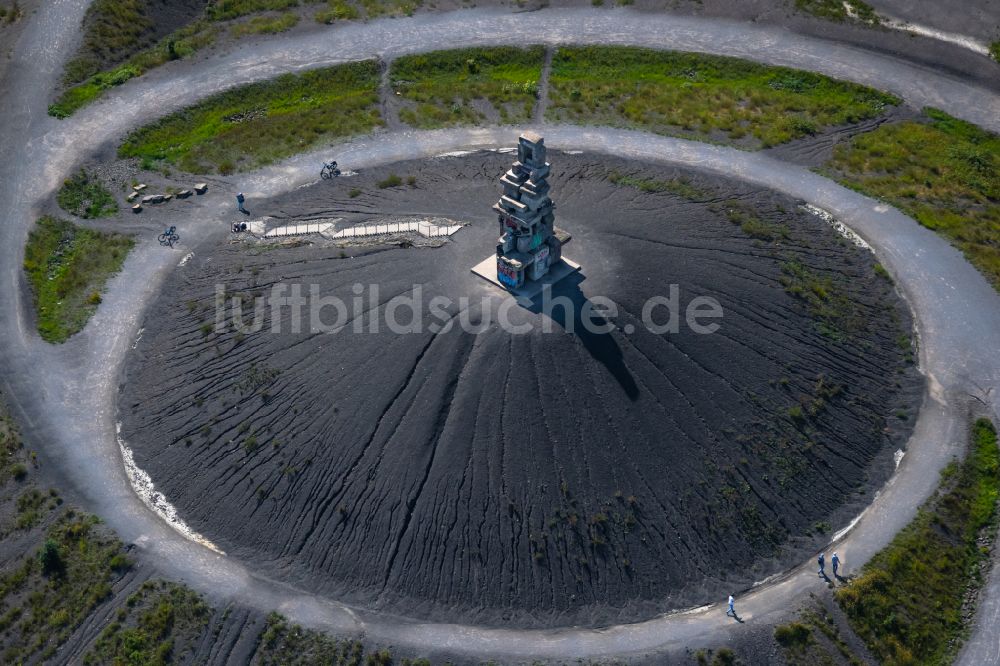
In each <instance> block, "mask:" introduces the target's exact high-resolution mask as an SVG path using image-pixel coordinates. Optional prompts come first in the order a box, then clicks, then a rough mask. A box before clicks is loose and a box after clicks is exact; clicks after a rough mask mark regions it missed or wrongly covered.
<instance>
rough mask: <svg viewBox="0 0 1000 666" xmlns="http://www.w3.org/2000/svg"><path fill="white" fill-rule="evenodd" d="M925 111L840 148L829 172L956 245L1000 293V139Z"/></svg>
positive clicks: (937, 113)
mask: <svg viewBox="0 0 1000 666" xmlns="http://www.w3.org/2000/svg"><path fill="white" fill-rule="evenodd" d="M924 113H925V116H926V122H916V121H904V122H898V123H890V124H885V125H882V126H881V127H879V128H878V129H876V130H874V131H872V132H866V133H865V134H860V135H858V136H856V137H854V139H853V140H852V141H851V142H850V143H846V144H843V145H840V146H838V147H837V148H836V149H835V150H834V153H833V158H832V159H831V161H830V162H829V163H828V165H827V166H828V169H829V170H830V171H832V172H833V175H834V177H836V178H839V179H840V180H841V181H842V182H844V183H845V184H847V185H849V186H851V187H853V188H855V189H857V190H858V191H860V192H863V193H864V194H867V195H869V196H873V197H877V198H880V199H883V200H885V201H888V202H889V203H891V204H892V205H894V206H896V207H897V208H899V209H900V210H902V211H903V212H905V213H906V214H907V215H910V216H911V217H913V218H914V219H915V220H917V221H918V222H920V223H921V224H922V225H924V226H926V227H928V228H930V229H933V230H934V231H936V232H938V233H939V234H941V235H942V236H944V237H945V238H947V239H948V240H950V241H951V242H952V243H953V244H954V245H955V246H956V247H958V248H959V249H960V250H961V251H962V252H963V253H965V256H966V257H967V258H968V259H969V261H970V262H971V263H972V264H973V265H974V266H976V268H978V269H979V270H980V271H982V272H983V274H984V275H985V276H986V277H987V279H988V280H990V281H991V282H992V283H993V286H994V287H996V288H998V289H1000V157H998V156H1000V136H997V135H996V134H992V133H990V132H987V131H985V130H982V129H980V128H978V127H976V126H975V125H972V124H970V123H967V122H964V121H961V120H956V119H955V118H952V117H951V116H948V115H947V114H945V113H943V112H941V111H936V110H933V109H927V110H925V112H924Z"/></svg>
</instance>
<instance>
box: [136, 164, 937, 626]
mask: <svg viewBox="0 0 1000 666" xmlns="http://www.w3.org/2000/svg"><path fill="white" fill-rule="evenodd" d="M550 159H551V161H552V162H553V177H552V185H553V197H554V198H555V199H556V200H557V202H558V209H557V214H558V218H559V224H560V225H561V226H564V227H565V228H566V229H568V230H569V231H570V232H571V233H572V234H573V236H574V240H573V242H572V244H571V245H570V246H569V247H568V248H567V252H566V254H567V256H569V257H570V258H572V259H574V260H576V261H579V262H580V263H582V264H583V274H582V279H569V280H566V281H564V282H563V283H560V284H559V285H558V286H557V288H556V290H555V292H554V295H556V296H565V297H567V298H568V299H569V300H570V301H571V302H572V303H573V304H574V307H573V309H574V310H575V313H576V314H575V315H574V316H573V319H575V320H577V325H576V326H575V327H574V328H575V332H574V333H572V334H571V333H568V332H566V331H565V330H564V328H563V325H564V324H565V323H566V320H567V318H566V317H565V316H564V315H563V314H562V312H563V310H562V309H559V310H557V311H556V315H555V317H554V319H556V320H557V324H556V325H554V326H553V327H552V328H553V329H554V331H553V332H551V333H544V332H542V331H541V330H539V329H540V328H541V327H542V325H543V324H544V323H546V321H547V318H546V317H545V316H544V315H543V314H540V313H539V312H538V307H532V308H530V309H524V308H520V307H514V308H513V310H512V312H513V314H512V319H513V320H514V322H515V323H530V324H532V325H534V326H535V330H534V331H532V332H531V333H527V334H512V333H508V332H505V331H504V330H502V329H501V328H500V327H499V326H498V325H497V324H496V321H497V320H496V316H497V310H498V308H499V306H500V304H502V303H504V302H505V300H506V299H505V297H504V296H503V295H502V294H501V293H500V292H499V291H497V290H495V289H494V288H493V287H490V286H489V285H488V284H487V283H486V282H485V281H483V280H481V279H480V278H477V277H475V276H473V275H472V274H470V272H469V268H470V267H471V266H472V265H473V264H475V263H477V262H478V261H479V260H480V259H482V258H484V257H486V256H488V255H490V254H491V253H492V247H493V244H494V242H495V237H496V235H497V233H498V229H497V228H496V224H495V218H494V217H493V215H492V213H491V212H490V210H489V206H490V204H491V203H492V202H493V201H494V200H495V198H496V196H497V189H496V180H495V179H496V177H497V176H498V175H499V174H500V173H501V171H502V170H503V169H504V168H506V166H507V165H508V164H509V162H510V160H511V157H510V155H498V154H496V153H489V152H483V153H475V154H472V155H469V156H466V157H461V158H436V159H433V160H428V161H424V162H411V163H404V164H397V165H394V166H392V167H387V168H383V169H375V170H372V171H370V172H366V173H364V174H362V175H360V176H355V177H351V178H341V179H339V180H336V181H332V182H322V183H320V184H318V185H316V186H313V187H309V188H306V189H300V190H297V191H295V192H292V193H290V194H288V195H285V196H283V197H279V198H278V199H276V200H273V201H268V202H261V203H257V202H253V203H254V204H255V205H254V214H255V215H264V214H266V215H272V216H275V217H277V218H294V219H314V218H323V217H334V216H336V217H343V218H345V220H346V221H348V222H353V221H361V220H365V219H373V218H377V217H378V216H379V215H389V214H392V215H399V214H415V215H443V216H447V217H450V218H453V219H458V220H463V221H467V222H469V223H471V225H470V226H469V227H467V228H465V229H463V230H462V231H460V232H459V233H458V234H457V235H456V236H455V237H454V238H453V241H452V242H449V243H446V244H444V245H443V246H442V247H438V248H427V247H413V248H407V247H400V246H396V245H385V244H384V245H379V246H374V247H368V248H345V249H340V248H336V247H320V246H302V247H295V248H287V247H286V248H276V247H274V246H260V245H252V244H243V243H235V244H224V245H218V246H214V247H203V248H198V249H197V250H196V253H195V257H194V258H193V259H192V260H191V261H189V262H188V263H187V264H186V265H185V266H184V267H182V268H179V269H178V270H177V271H176V272H175V274H174V275H173V276H172V277H171V278H170V279H169V280H168V282H167V284H166V285H165V288H164V295H163V296H162V297H161V298H160V299H159V301H158V302H156V303H155V304H154V305H153V306H152V307H151V308H150V311H149V313H148V315H147V316H146V319H145V322H144V332H143V334H142V337H141V340H140V341H139V343H138V345H137V348H136V349H135V351H134V352H132V353H131V356H130V357H129V359H128V361H127V363H126V370H125V376H124V377H123V388H122V394H121V400H120V405H119V407H120V418H121V420H122V423H123V430H122V432H123V434H124V437H125V440H126V442H127V443H128V445H130V446H131V447H132V448H133V449H134V453H135V458H136V461H137V463H138V464H139V465H140V466H141V467H142V468H144V469H145V470H146V471H148V472H149V473H150V474H151V476H152V477H153V479H154V480H155V482H156V483H157V486H158V487H159V488H160V489H161V490H162V491H163V492H165V493H166V495H167V496H168V497H169V498H170V499H171V501H172V502H173V503H174V504H175V505H176V506H177V507H178V509H179V511H180V514H181V516H182V517H183V518H184V520H186V521H187V522H188V523H189V524H190V525H191V527H192V528H194V529H195V530H196V531H198V532H200V533H202V534H204V535H205V536H207V537H208V538H210V539H211V540H213V541H214V542H215V543H216V544H217V545H218V546H219V547H221V548H222V549H223V550H225V551H226V552H227V553H229V554H230V555H231V556H234V557H237V558H241V559H243V560H245V561H247V562H250V563H252V564H253V565H255V566H257V567H259V568H260V569H261V570H262V571H265V572H267V573H269V574H272V575H275V576H278V577H281V578H284V579H287V580H290V581H293V582H295V583H298V584H301V585H304V586H307V587H308V588H309V589H313V590H317V591H321V592H326V593H330V594H335V595H337V596H339V597H341V598H344V599H346V600H349V601H352V602H356V603H358V604H361V605H364V606H369V607H380V608H385V609H389V610H392V611H394V612H399V613H403V614H408V615H416V616H420V617H426V618H433V619H447V620H460V621H462V622H486V623H507V624H518V625H526V626H544V625H561V624H569V623H587V624H600V623H603V622H612V621H622V620H633V619H638V618H644V617H648V616H650V615H652V614H654V613H655V612H658V611H662V610H667V609H671V608H677V607H682V606H687V605H692V604H698V603H702V602H705V601H707V600H713V601H714V600H717V598H719V597H720V594H721V595H723V596H724V593H725V592H728V591H732V590H738V589H743V588H745V587H747V586H749V585H750V584H752V583H753V582H754V581H755V580H760V579H762V578H764V577H765V576H767V575H769V574H771V573H774V572H775V571H778V570H780V569H782V568H783V567H785V566H788V565H789V564H791V563H793V562H797V561H800V560H801V559H803V558H805V557H808V556H810V555H811V554H812V551H813V550H814V548H816V547H818V546H819V545H820V544H821V543H824V542H825V541H826V540H827V539H828V538H829V531H830V530H832V529H836V528H838V527H841V526H843V525H844V524H846V523H847V522H848V521H849V520H850V519H851V518H852V517H853V516H854V515H856V513H857V512H858V511H860V508H861V507H862V506H863V505H864V504H866V503H867V502H868V501H870V499H871V496H872V493H873V492H874V491H875V490H876V489H877V488H878V487H879V486H880V485H881V484H882V483H883V482H884V480H885V479H886V478H887V476H888V474H889V473H890V472H891V470H892V454H893V452H894V451H895V450H896V449H897V448H898V447H899V446H900V445H901V443H902V442H904V441H905V438H906V436H907V434H908V431H909V429H910V422H911V421H912V417H913V415H914V414H915V413H916V407H917V399H918V396H919V393H920V390H919V389H920V382H919V380H918V378H917V374H916V370H915V368H914V367H913V365H912V364H911V362H910V358H911V354H912V350H911V348H910V344H909V337H908V334H909V330H910V320H909V317H908V315H907V313H906V311H905V308H904V305H903V303H902V302H901V301H900V300H899V299H898V298H897V296H896V295H895V293H894V291H893V288H892V285H891V284H890V283H889V282H888V281H887V280H886V279H884V278H882V277H880V276H879V275H878V274H877V273H876V271H875V270H874V263H873V262H874V260H873V257H872V256H871V255H870V254H869V253H868V252H866V251H864V250H861V249H858V248H856V247H855V246H853V245H852V244H850V243H849V242H847V241H846V240H844V239H843V238H841V237H840V236H839V235H837V234H836V233H835V232H834V231H833V230H832V229H831V228H830V227H829V226H827V224H826V223H824V222H823V221H821V220H819V219H818V218H816V217H813V216H811V215H809V214H807V213H805V212H803V211H801V210H800V209H799V208H798V207H797V202H795V201H792V200H789V199H787V198H785V197H783V196H779V195H777V194H775V193H772V192H769V191H761V190H756V189H752V188H750V187H748V186H746V185H744V184H740V183H734V182H728V181H723V180H720V179H718V178H715V177H709V176H706V175H701V174H697V173H681V172H678V171H674V170H671V169H667V168H663V167H655V166H651V165H639V164H636V163H629V162H625V161H621V160H616V159H611V158H607V159H605V158H603V157H598V156H592V155H573V156H571V155H565V154H553V155H552V156H551V157H550ZM390 172H392V173H396V174H398V175H400V176H402V177H403V180H404V182H405V180H406V177H407V176H410V175H412V176H414V177H415V178H416V181H415V184H413V185H405V184H404V185H402V186H399V187H391V188H385V189H380V188H378V187H376V186H375V183H376V182H377V181H379V180H381V179H384V178H385V177H386V176H387V175H388V174H389V173H390ZM623 176H624V177H625V180H624V181H623V180H622V177H623ZM677 178H681V179H682V181H681V182H684V183H685V184H686V187H685V188H684V189H683V191H682V194H683V195H684V196H679V195H676V194H671V193H669V192H651V191H643V188H642V187H638V185H641V184H642V183H646V185H645V188H644V189H646V190H655V189H658V188H659V189H662V187H661V186H657V185H656V184H655V183H657V182H660V183H662V182H664V181H667V180H671V179H677ZM612 180H618V181H619V182H618V183H617V184H615V183H614V182H612ZM675 182H676V181H675ZM353 189H356V190H358V191H359V192H356V193H355V194H356V196H354V197H351V196H350V192H351V190H353ZM675 189H678V188H676V187H675ZM685 197H687V198H685ZM734 220H735V222H734ZM754 236H755V237H754ZM768 237H770V240H768ZM404 245H405V244H404ZM278 282H282V283H286V284H288V285H293V284H298V285H301V289H302V291H303V293H304V294H308V293H309V285H311V284H316V285H318V286H319V289H320V293H321V294H322V295H324V296H330V295H337V296H339V297H341V298H342V299H343V300H344V301H345V302H346V303H347V304H348V305H349V306H350V305H351V303H352V298H353V296H354V293H353V292H352V285H354V284H356V283H360V284H362V285H365V286H366V287H365V292H364V294H363V296H364V298H368V297H369V294H370V289H369V288H368V287H367V285H370V284H377V285H378V288H379V291H380V297H379V299H378V305H377V306H376V307H375V308H373V309H370V310H369V311H368V312H367V313H366V314H365V316H364V318H363V319H362V320H361V321H363V322H364V323H365V327H367V325H368V324H369V322H370V320H371V314H372V312H377V313H378V314H379V321H380V329H379V332H377V333H369V332H356V331H355V330H354V325H353V322H352V324H351V325H350V326H348V327H347V328H344V329H342V330H339V331H338V332H336V333H317V332H312V333H310V332H308V326H309V323H310V322H309V317H308V314H306V316H305V319H304V324H303V332H301V333H292V332H291V322H290V308H285V309H284V310H283V311H282V313H283V314H282V317H281V319H282V323H281V325H280V327H279V328H281V329H282V331H283V332H281V333H279V334H272V333H270V328H271V324H272V321H271V319H270V316H269V315H268V317H267V321H266V322H265V323H266V325H265V326H264V329H263V331H261V332H258V333H248V334H245V335H243V334H238V333H236V332H234V331H233V330H232V327H227V330H226V331H225V332H223V333H221V334H217V333H216V332H213V331H212V325H213V321H214V306H213V302H214V290H215V285H216V284H217V283H218V284H223V285H225V288H226V291H227V294H228V295H230V296H233V295H237V296H239V297H241V298H243V299H245V302H246V303H247V308H246V309H247V310H248V311H249V309H250V307H249V306H250V300H251V299H252V298H253V297H255V296H257V295H260V296H262V297H263V298H264V299H266V297H267V294H269V293H270V289H271V286H272V285H274V284H275V283H278ZM671 284H676V285H678V287H679V293H680V302H681V305H682V307H683V306H686V305H687V304H688V303H689V301H690V300H691V299H692V298H694V297H695V296H701V295H705V296H711V297H714V298H716V299H718V301H719V302H720V304H721V306H722V308H723V311H724V317H723V319H722V320H721V328H720V329H719V331H718V332H716V333H714V334H711V335H697V334H694V333H693V332H691V331H690V330H688V329H687V327H686V326H684V325H683V316H682V321H681V324H682V325H681V330H680V332H678V333H676V334H670V333H668V334H664V335H654V334H653V333H651V332H649V331H648V330H646V329H645V328H644V327H643V326H642V323H641V321H640V320H639V313H640V312H641V311H642V307H643V303H644V302H645V301H646V299H648V298H650V297H652V296H657V295H666V294H668V293H669V285H671ZM415 285H420V286H421V288H422V290H423V302H424V303H425V308H424V313H425V314H424V317H423V319H422V320H421V324H422V325H421V331H420V332H419V333H406V334H396V333H392V332H390V331H388V330H386V329H387V327H386V325H385V321H386V320H385V316H384V315H385V310H386V305H385V304H386V302H387V301H388V300H389V299H390V298H391V297H393V296H396V295H412V294H413V293H414V289H415ZM484 295H485V296H490V297H491V299H492V300H490V301H489V302H488V303H487V304H485V305H484V304H481V301H480V298H481V297H482V296H484ZM433 296H447V297H449V298H451V299H452V300H453V301H454V302H455V303H457V302H458V299H460V298H461V297H463V296H465V297H471V298H472V299H473V300H472V304H471V305H470V306H469V307H468V308H467V309H462V308H461V307H460V306H459V305H457V304H455V305H451V306H449V307H447V308H445V310H446V312H447V315H441V314H440V313H438V315H439V316H434V315H432V314H430V313H428V309H427V304H428V303H429V301H430V299H431V298H432V297H433ZM595 296H606V297H609V298H611V299H612V300H613V301H614V302H615V303H616V304H617V306H618V310H619V313H618V316H617V317H614V318H613V320H614V323H615V326H616V328H615V330H614V332H612V333H610V334H591V333H587V332H586V331H584V330H582V327H581V326H580V325H579V321H578V320H579V316H580V314H579V313H580V311H581V308H582V305H583V303H584V300H585V299H587V298H593V297H595ZM262 304H266V303H264V301H262ZM366 308H368V306H367V305H365V306H364V307H363V308H362V309H366ZM305 311H306V312H307V310H305ZM334 314H335V313H334V312H333V309H332V308H328V309H327V310H326V311H325V312H324V313H323V317H324V319H325V320H326V321H327V322H329V321H331V320H332V319H333V318H334ZM487 316H490V317H491V319H492V321H491V323H489V324H488V325H486V326H484V331H483V332H482V333H480V334H478V335H473V334H469V333H465V332H463V331H462V330H461V327H460V326H458V322H460V321H461V320H462V318H466V319H468V320H469V321H471V322H473V323H475V322H482V321H484V320H486V319H487ZM399 318H400V319H401V320H403V321H404V322H405V321H407V320H408V317H407V316H406V315H405V314H402V313H401V315H400V317H399ZM443 321H451V322H452V324H453V325H452V327H451V329H450V330H448V331H447V332H438V333H435V332H433V330H431V328H430V325H431V324H434V323H438V324H440V323H442V322H443ZM658 321H662V318H658ZM548 323H550V324H551V322H548ZM628 325H633V326H635V327H636V330H635V331H634V332H633V333H631V334H626V333H625V332H624V330H623V329H624V328H625V327H626V326H628ZM365 327H362V328H363V329H364V328H365Z"/></svg>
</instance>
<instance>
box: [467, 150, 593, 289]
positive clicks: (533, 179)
mask: <svg viewBox="0 0 1000 666" xmlns="http://www.w3.org/2000/svg"><path fill="white" fill-rule="evenodd" d="M545 156H546V155H545V139H543V138H542V137H541V136H539V135H538V134H536V133H534V132H524V133H523V134H521V136H520V137H519V138H518V142H517V161H516V162H514V164H513V166H511V168H510V170H509V171H507V172H506V173H505V174H504V175H503V176H501V177H500V184H501V185H502V186H503V194H501V195H500V200H499V201H498V202H497V203H495V204H493V210H495V211H496V212H497V219H498V221H499V223H500V238H499V239H498V241H497V251H496V258H495V263H494V261H493V260H490V259H487V260H486V261H484V262H482V263H480V264H479V265H478V266H476V267H475V268H473V271H474V272H475V273H476V274H478V275H481V276H482V277H484V278H486V279H488V280H490V281H491V282H493V283H495V284H498V285H500V286H502V287H504V288H505V289H507V290H508V291H511V292H513V293H515V294H517V295H518V296H527V297H529V298H530V297H532V296H534V295H535V294H536V293H538V292H539V291H541V289H542V287H543V286H544V285H545V284H551V283H554V282H556V281H558V280H561V279H562V278H564V277H566V275H568V274H570V273H572V272H574V271H576V270H579V268H580V267H579V265H577V264H575V263H573V262H570V261H568V260H565V259H564V258H563V256H562V248H563V246H564V245H566V243H568V242H569V241H570V235H569V234H567V233H566V232H565V231H563V230H562V229H559V228H558V227H556V226H555V224H554V222H555V213H554V210H555V203H553V201H552V199H550V198H549V189H550V188H549V182H548V177H549V163H548V162H546V161H545ZM487 273H489V274H487Z"/></svg>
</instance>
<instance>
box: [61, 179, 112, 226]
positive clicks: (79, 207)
mask: <svg viewBox="0 0 1000 666" xmlns="http://www.w3.org/2000/svg"><path fill="white" fill-rule="evenodd" d="M56 201H58V202H59V207H60V208H62V209H63V210H64V211H66V212H67V213H69V214H71V215H76V216H77V217H82V218H87V219H90V218H97V217H108V216H111V215H114V214H115V213H117V212H118V202H117V201H115V198H114V196H112V194H111V192H109V191H108V189H107V188H106V187H104V186H103V185H101V183H100V182H99V181H97V180H96V179H95V178H92V177H91V176H90V175H89V174H88V173H87V172H86V171H84V170H83V169H80V171H79V172H77V174H76V175H75V176H72V177H71V178H69V179H68V180H66V181H65V182H64V183H63V185H62V187H61V188H59V192H58V194H56Z"/></svg>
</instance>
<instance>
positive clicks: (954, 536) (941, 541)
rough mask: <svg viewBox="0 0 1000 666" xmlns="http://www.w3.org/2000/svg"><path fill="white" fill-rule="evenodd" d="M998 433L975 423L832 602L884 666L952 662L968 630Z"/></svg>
mask: <svg viewBox="0 0 1000 666" xmlns="http://www.w3.org/2000/svg"><path fill="white" fill-rule="evenodd" d="M998 493H1000V454H998V450H997V433H996V429H995V428H994V426H993V424H992V423H990V422H989V421H987V420H986V419H980V420H978V421H976V422H975V424H974V425H973V428H972V441H971V444H970V449H969V453H968V455H967V456H966V458H965V460H964V461H962V462H961V463H958V462H956V463H952V464H951V465H949V466H948V467H947V468H946V469H945V471H944V472H943V474H942V478H941V486H940V488H939V489H938V491H937V493H936V494H935V496H934V497H933V498H931V499H930V500H929V501H928V503H927V504H926V505H924V506H923V507H922V508H921V509H920V511H919V513H918V514H917V517H916V518H914V520H913V522H911V523H910V524H909V525H908V526H907V527H906V528H905V529H903V530H902V531H901V532H900V533H899V534H898V535H896V538H895V539H893V541H892V543H891V544H889V545H888V546H887V547H886V548H885V549H884V550H882V551H881V552H879V553H878V554H877V555H876V556H875V557H873V558H872V560H871V561H870V562H869V563H868V564H867V565H865V567H864V569H862V571H861V574H860V575H859V576H858V578H857V579H855V580H853V581H852V582H851V583H850V585H848V586H846V587H843V588H841V589H839V590H838V591H837V592H836V594H835V596H836V599H837V602H838V603H839V604H840V606H841V608H843V610H844V612H845V613H846V614H847V617H848V619H849V620H850V623H851V626H852V627H853V628H854V630H855V631H856V632H857V633H858V635H859V636H861V637H862V638H863V639H864V640H865V642H866V643H867V644H868V648H869V649H870V650H871V651H872V653H873V654H874V655H875V657H876V658H877V659H878V660H879V661H880V662H881V663H883V664H887V665H890V666H893V665H903V664H921V665H922V666H934V665H936V664H942V665H943V664H949V663H951V659H952V658H953V657H954V655H955V651H956V650H957V649H958V645H959V643H960V639H961V637H962V635H963V633H964V631H965V625H964V623H963V619H962V610H963V601H964V599H965V597H966V593H967V591H968V590H969V589H970V588H971V587H973V586H975V585H978V584H981V583H982V581H981V580H980V574H979V564H980V563H981V562H983V560H984V559H985V558H988V556H989V554H988V552H986V551H987V549H985V548H981V547H980V546H979V545H978V544H977V540H978V539H979V537H980V536H981V534H982V533H983V532H984V530H990V529H992V528H993V527H994V526H995V524H996V502H997V496H998Z"/></svg>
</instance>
